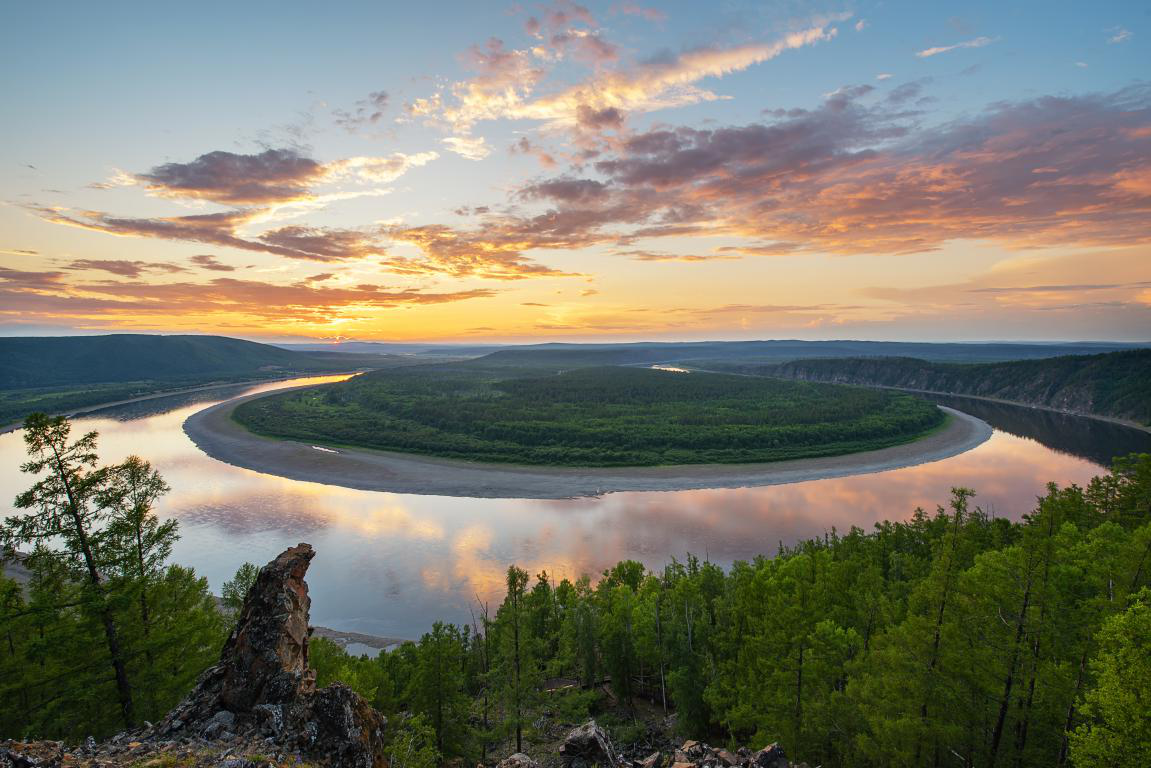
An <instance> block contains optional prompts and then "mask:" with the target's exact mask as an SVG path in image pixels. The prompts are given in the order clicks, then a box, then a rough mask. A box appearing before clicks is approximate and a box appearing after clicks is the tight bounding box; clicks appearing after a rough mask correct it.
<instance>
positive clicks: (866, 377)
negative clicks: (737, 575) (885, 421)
mask: <svg viewBox="0 0 1151 768" xmlns="http://www.w3.org/2000/svg"><path fill="white" fill-rule="evenodd" d="M700 367H715V368H717V369H720V370H724V371H728V372H732V373H744V374H754V375H759V376H770V377H773V378H780V379H797V380H801V381H817V382H826V383H834V384H862V385H869V386H882V387H895V388H897V389H914V390H923V391H928V392H942V393H947V394H954V395H968V396H975V397H989V398H994V399H997V400H1008V401H1011V402H1015V403H1023V404H1025V405H1034V406H1040V407H1043V408H1053V409H1055V410H1059V411H1066V412H1070V413H1079V414H1087V415H1094V416H1106V417H1109V418H1116V419H1123V420H1127V421H1134V422H1137V423H1139V424H1144V425H1151V350H1148V349H1140V350H1130V351H1125V352H1110V353H1107V354H1102V355H1080V356H1071V355H1068V356H1063V357H1054V358H1048V359H1045V360H1017V361H1014V362H1006V363H982V364H954V363H937V362H930V361H927V360H917V359H911V358H900V357H887V358H884V357H878V358H875V357H872V358H864V357H855V358H842V359H812V360H793V361H790V362H785V363H778V364H766V365H762V364H727V365H724V364H722V363H719V364H711V365H708V366H704V365H702V364H701V366H700Z"/></svg>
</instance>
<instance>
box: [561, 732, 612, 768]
mask: <svg viewBox="0 0 1151 768" xmlns="http://www.w3.org/2000/svg"><path fill="white" fill-rule="evenodd" d="M560 758H561V759H562V760H563V763H564V767H565V768H593V766H599V767H600V768H614V767H615V766H617V765H619V764H620V762H619V758H618V757H617V756H616V752H615V749H614V748H613V747H612V745H611V741H609V740H608V737H607V734H606V733H605V732H604V730H603V728H600V727H599V726H598V725H596V722H595V720H589V721H587V722H586V723H584V724H583V725H581V726H580V727H579V728H576V729H575V730H574V731H572V732H571V733H569V734H568V737H567V739H565V740H564V743H563V745H562V746H560Z"/></svg>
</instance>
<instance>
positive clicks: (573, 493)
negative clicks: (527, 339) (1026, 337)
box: [184, 387, 993, 499]
mask: <svg viewBox="0 0 1151 768" xmlns="http://www.w3.org/2000/svg"><path fill="white" fill-rule="evenodd" d="M305 388H306V387H292V388H289V389H279V390H275V392H274V394H283V393H284V392H290V391H292V390H293V389H305ZM270 394H273V393H272V392H266V393H265V392H261V393H257V394H254V395H247V396H244V397H238V398H234V399H232V400H225V401H224V402H222V403H217V404H215V405H212V406H209V407H207V408H205V409H203V410H201V411H197V412H196V413H194V414H192V415H191V416H189V417H188V418H187V419H186V420H185V421H184V432H185V434H187V435H188V437H189V438H190V439H191V440H192V442H193V443H194V444H195V446H196V447H197V448H199V449H200V450H201V451H203V452H204V453H206V454H207V455H208V456H210V457H212V458H213V459H216V460H217V461H222V462H224V463H225V464H231V465H232V466H235V467H240V468H242V469H248V470H252V471H254V472H260V473H263V474H268V475H276V476H278V477H286V478H288V479H290V480H301V481H304V482H312V483H320V484H323V485H335V486H340V487H343V488H353V489H356V490H362V491H383V492H387V493H410V494H420V495H430V496H464V497H472V498H503V499H569V498H578V497H586V496H602V495H604V494H607V493H622V492H627V491H686V490H703V489H709V488H748V487H759V486H766V485H783V484H786V483H802V482H807V481H810V480H823V479H827V478H833V477H848V476H850V475H863V474H871V473H875V472H886V471H888V470H892V469H901V468H904V467H911V466H915V465H917V464H927V463H930V462H934V461H940V460H942V459H947V458H951V457H952V456H957V455H959V454H961V453H965V452H967V451H969V450H971V449H972V448H975V447H976V446H978V445H981V444H982V443H984V442H986V441H987V440H988V439H989V438H990V437H991V434H992V431H993V430H992V428H991V425H989V424H988V423H987V422H985V421H983V420H982V419H977V418H976V417H974V416H971V415H969V414H966V413H963V412H962V411H957V410H955V409H953V408H947V407H946V406H938V407H939V408H940V409H942V410H943V411H946V412H947V413H948V414H949V415H950V416H951V418H950V419H949V420H948V423H947V425H946V426H944V428H943V429H941V430H938V431H936V432H933V433H931V434H929V435H927V436H926V437H923V438H920V439H919V440H915V441H913V442H911V443H904V444H902V445H895V446H891V447H889V448H881V449H879V450H874V451H862V452H859V453H850V454H845V455H842V456H825V457H820V458H813V459H791V460H788V461H777V462H770V463H761V464H681V465H674V466H659V467H589V468H581V467H533V466H522V465H510V464H486V463H482V462H473V461H464V460H460V459H440V458H435V457H431V456H420V455H416V454H410V453H397V452H391V451H380V450H373V449H370V448H356V449H349V448H340V449H338V450H336V449H331V448H317V447H314V446H312V445H309V444H306V443H301V442H296V441H293V440H281V439H276V438H270V437H261V436H259V435H256V434H253V433H252V432H249V431H248V430H246V429H245V428H244V427H242V426H241V425H240V424H238V423H236V422H235V421H233V420H232V411H233V410H235V408H236V406H238V405H240V404H241V403H244V402H247V401H249V400H254V399H255V398H258V397H265V396H267V395H270Z"/></svg>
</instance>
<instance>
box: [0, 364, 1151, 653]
mask: <svg viewBox="0 0 1151 768" xmlns="http://www.w3.org/2000/svg"><path fill="white" fill-rule="evenodd" d="M339 378H341V377H317V378H309V379H296V380H291V381H283V382H275V383H268V384H261V385H255V386H238V387H236V388H234V389H228V390H211V391H205V392H196V393H190V394H186V395H173V396H170V397H164V398H160V399H156V400H150V401H146V402H142V403H133V404H129V405H123V406H117V407H115V408H111V409H108V410H105V411H99V412H95V413H91V414H87V415H85V416H82V417H78V418H77V419H76V420H75V422H76V426H75V428H76V430H77V431H81V430H84V431H86V430H97V431H98V432H99V433H100V455H101V458H102V459H103V460H104V461H105V462H112V461H119V460H121V459H123V458H124V457H126V456H128V455H130V454H132V453H136V454H139V455H141V456H143V457H144V458H146V459H148V460H150V461H151V462H152V463H153V464H154V465H155V466H156V467H157V468H158V469H159V470H160V471H161V472H162V473H163V475H164V477H165V479H166V480H167V481H168V483H169V484H170V485H171V486H172V492H171V493H170V494H168V495H167V496H166V497H164V499H163V500H162V501H161V502H160V504H159V505H158V507H157V511H158V512H159V514H160V515H161V516H163V517H166V518H168V517H170V518H176V519H177V520H179V522H180V532H181V539H180V541H179V542H178V543H177V545H176V548H175V552H174V555H173V559H174V560H175V561H176V562H179V563H182V564H185V565H190V566H194V567H195V568H196V570H197V572H199V573H200V574H202V575H204V576H207V577H208V580H209V582H210V584H211V587H212V589H213V590H214V591H217V592H218V591H219V589H220V586H221V585H222V584H223V582H224V581H225V580H226V579H228V578H229V577H230V576H231V575H232V574H233V573H234V572H235V570H236V568H237V567H238V566H239V565H240V564H241V563H243V562H244V561H251V562H255V563H257V564H263V563H264V562H266V561H267V560H269V559H270V558H271V557H273V556H274V555H276V554H277V553H278V552H280V551H281V550H282V549H284V548H285V547H287V546H290V545H293V544H296V543H298V542H301V541H307V542H309V543H311V544H312V545H313V546H315V548H316V551H317V556H316V559H315V561H313V564H312V567H311V570H310V572H309V575H308V582H309V584H310V586H311V594H312V621H313V622H314V623H316V624H321V625H324V626H328V627H334V628H336V629H341V630H348V631H355V632H363V633H366V634H372V635H385V636H395V637H404V638H416V637H418V636H419V635H420V634H421V633H422V632H424V631H426V630H427V629H429V628H430V626H431V623H432V622H433V621H435V620H438V619H443V620H448V621H455V622H468V621H470V615H471V612H472V610H473V609H474V607H475V605H476V601H477V599H479V600H488V601H492V602H495V601H497V600H498V599H499V598H500V596H501V595H502V583H503V579H504V573H505V571H506V569H507V566H508V565H509V564H510V563H513V562H514V563H516V564H518V565H520V566H521V567H523V568H526V569H527V570H528V571H529V572H530V573H532V574H535V573H538V572H540V571H543V570H546V571H547V572H548V573H549V574H553V575H556V576H558V577H561V578H562V577H571V578H575V577H576V576H578V575H580V574H581V573H590V574H593V575H594V574H598V573H599V572H600V571H601V570H602V569H604V568H605V567H608V566H610V565H612V564H614V563H615V562H617V561H618V560H621V559H625V558H631V559H635V560H640V561H642V562H644V563H646V564H647V565H648V566H652V567H658V566H660V565H662V564H663V563H665V562H667V561H668V559H669V558H671V557H673V556H676V557H680V558H682V557H683V556H684V555H685V554H686V553H688V552H691V553H694V554H696V555H698V556H700V557H701V558H708V559H710V560H711V561H713V562H716V563H720V564H722V565H725V566H726V565H729V564H730V563H731V562H732V561H735V560H741V559H750V558H752V557H755V556H756V555H759V554H771V553H774V552H775V551H776V549H777V548H778V546H779V543H780V542H784V543H790V542H794V541H796V540H799V539H802V538H806V537H810V536H816V535H822V534H823V532H824V531H827V530H830V529H831V528H836V529H838V530H846V529H848V528H850V527H851V526H852V525H857V526H861V527H863V528H870V527H871V525H872V524H873V523H875V522H877V521H880V520H885V519H890V520H895V519H905V518H907V517H909V516H910V515H911V514H912V513H913V512H914V510H915V508H916V507H924V508H926V509H933V508H934V507H935V506H936V505H937V504H944V503H946V502H947V499H948V495H949V492H950V489H951V488H952V487H953V486H958V485H962V486H967V487H970V488H974V489H976V491H977V493H978V496H977V497H976V503H978V504H980V505H982V506H983V507H984V509H986V510H988V511H989V512H992V513H994V514H996V515H1001V516H1005V517H1010V518H1018V517H1019V516H1020V515H1022V514H1024V513H1025V512H1027V511H1029V510H1030V509H1032V507H1033V506H1034V503H1035V497H1036V496H1037V495H1040V494H1042V493H1043V492H1044V486H1045V484H1046V483H1047V482H1048V481H1055V482H1058V483H1060V484H1068V483H1080V484H1082V483H1085V482H1087V481H1088V480H1089V479H1090V478H1091V477H1092V476H1093V475H1096V474H1099V473H1100V472H1101V471H1102V465H1103V464H1105V463H1106V462H1107V461H1108V460H1109V458H1110V456H1111V455H1118V454H1123V453H1128V452H1131V451H1146V452H1151V434H1148V433H1146V432H1142V431H1139V430H1135V429H1130V428H1125V427H1122V426H1118V425H1114V424H1109V423H1106V422H1100V421H1095V420H1091V419H1083V418H1077V417H1073V416H1065V415H1062V414H1056V413H1051V412H1046V411H1040V410H1035V409H1029V408H1022V407H1016V406H1006V405H999V404H991V403H984V402H980V401H976V400H968V399H962V398H952V399H947V400H943V399H940V402H941V404H944V405H947V406H950V407H952V408H955V409H956V410H960V411H963V412H964V413H969V414H971V415H973V416H976V417H977V418H979V419H983V420H984V421H986V422H988V423H990V424H991V425H992V427H994V432H993V434H992V435H991V437H990V439H988V440H986V441H985V442H983V443H981V444H980V445H978V446H977V447H975V448H973V449H972V450H969V451H966V452H964V453H961V454H959V455H956V456H952V457H950V458H945V459H941V460H939V461H934V462H931V463H927V464H920V465H917V466H911V467H904V468H901V469H892V470H889V471H883V472H875V473H870V474H862V475H853V476H849V477H835V478H828V479H822V480H811V481H807V482H796V483H789V484H786V485H773V486H767V487H751V488H731V489H710V490H707V489H703V490H681V491H659V492H624V493H611V494H607V495H604V496H600V497H585V498H577V499H497V498H467V497H454V496H453V497H449V496H434V495H415V494H398V493H386V492H380V491H366V490H353V489H349V488H342V487H338V486H332V485H324V484H321V483H317V482H306V481H301V480H289V479H286V478H282V477H277V476H274V475H268V474H261V473H259V472H255V471H252V470H248V469H241V468H238V467H234V466H231V465H229V464H224V463H222V462H219V461H217V460H215V459H212V458H209V457H208V456H207V455H205V454H204V453H202V452H201V451H200V450H199V449H197V448H196V446H195V445H194V444H193V443H192V442H191V440H190V439H189V438H188V437H187V435H185V433H184V431H183V428H182V425H183V423H184V421H185V420H186V419H187V418H188V417H189V416H190V415H192V414H193V413H196V412H198V411H200V410H201V409H203V408H205V407H208V406H210V405H213V404H215V403H218V402H222V401H224V400H227V399H231V398H234V397H240V396H243V395H246V394H252V393H255V392H258V391H268V390H271V389H281V388H284V387H291V386H300V385H306V384H315V383H322V382H325V381H333V380H338V379H339ZM24 458H25V455H24V445H23V440H22V439H21V433H20V432H11V433H8V434H3V435H0V514H5V515H8V514H13V513H14V512H15V509H14V508H13V506H12V500H13V499H14V497H15V496H16V494H17V493H19V492H20V491H22V490H24V489H25V488H27V487H28V486H29V485H31V482H32V480H31V478H30V477H29V476H27V475H23V474H21V472H20V470H19V465H20V464H21V463H22V462H23V461H24Z"/></svg>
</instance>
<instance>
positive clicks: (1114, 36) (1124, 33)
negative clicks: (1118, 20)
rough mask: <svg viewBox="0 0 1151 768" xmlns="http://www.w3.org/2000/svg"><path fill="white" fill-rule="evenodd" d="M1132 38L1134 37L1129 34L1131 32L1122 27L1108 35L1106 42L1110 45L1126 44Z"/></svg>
mask: <svg viewBox="0 0 1151 768" xmlns="http://www.w3.org/2000/svg"><path fill="white" fill-rule="evenodd" d="M1132 37H1134V35H1133V34H1132V33H1131V30H1129V29H1125V28H1124V27H1115V29H1113V30H1111V33H1110V34H1109V35H1108V37H1107V42H1108V43H1110V44H1111V45H1117V44H1118V43H1125V42H1127V41H1128V40H1130V39H1131V38H1132Z"/></svg>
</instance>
